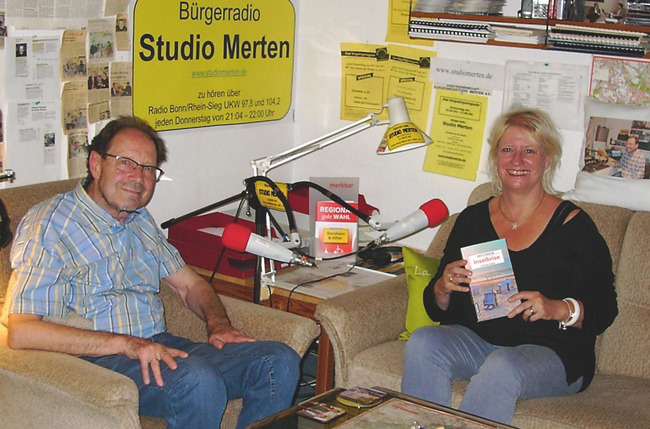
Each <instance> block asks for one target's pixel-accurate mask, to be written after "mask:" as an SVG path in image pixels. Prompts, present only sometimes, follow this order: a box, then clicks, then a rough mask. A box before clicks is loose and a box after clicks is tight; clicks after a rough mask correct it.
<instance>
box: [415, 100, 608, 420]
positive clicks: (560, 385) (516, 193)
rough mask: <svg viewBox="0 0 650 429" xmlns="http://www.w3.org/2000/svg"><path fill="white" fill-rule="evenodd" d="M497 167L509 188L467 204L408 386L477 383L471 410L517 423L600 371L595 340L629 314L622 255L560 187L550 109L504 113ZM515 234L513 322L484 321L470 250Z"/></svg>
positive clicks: (430, 302)
mask: <svg viewBox="0 0 650 429" xmlns="http://www.w3.org/2000/svg"><path fill="white" fill-rule="evenodd" d="M488 141H489V143H490V167H491V170H492V176H493V178H494V179H493V183H494V185H495V189H496V191H497V193H498V194H499V195H498V196H496V197H491V198H489V199H487V200H485V201H483V202H480V203H478V204H476V205H474V206H470V207H468V208H466V209H465V210H464V211H463V212H462V213H461V214H460V216H459V217H458V219H457V221H456V224H455V226H454V228H453V230H452V232H451V234H450V236H449V239H448V241H447V245H446V247H445V251H444V256H443V258H442V260H441V264H440V268H439V269H438V272H437V274H436V275H435V276H434V277H433V279H432V280H431V283H429V285H428V286H427V288H426V289H425V291H424V295H423V298H424V305H425V308H426V309H427V313H428V314H429V316H430V317H431V318H432V319H433V320H436V321H440V323H441V324H440V326H428V327H424V328H420V329H418V330H417V331H415V332H414V334H413V335H412V336H411V338H410V339H409V342H408V343H407V346H406V358H405V364H404V365H405V367H404V372H403V377H402V391H403V392H405V393H407V394H410V395H413V396H416V397H420V398H423V399H426V400H428V401H431V402H435V403H438V404H442V405H446V406H449V405H450V404H451V381H452V380H468V381H469V385H468V386H467V390H466V392H465V395H464V396H463V400H462V402H461V404H460V409H461V410H462V411H466V412H469V413H471V414H476V415H479V416H482V417H485V418H488V419H492V420H495V421H498V422H501V423H506V424H509V423H510V422H511V420H512V416H513V414H514V410H515V404H516V401H517V399H518V398H536V397H545V396H559V395H569V394H573V393H576V392H579V391H581V390H584V389H585V388H587V386H588V385H589V383H590V382H591V379H592V377H593V374H594V368H595V355H594V345H595V341H596V335H598V334H600V333H602V332H603V331H604V330H605V329H606V328H607V327H608V326H609V325H611V323H612V321H613V320H614V318H615V317H616V314H617V313H618V310H617V305H616V293H615V291H614V286H613V283H614V276H613V274H612V261H611V257H610V254H609V250H608V248H607V244H606V243H605V241H604V239H603V238H602V236H601V235H600V234H599V233H598V230H597V228H596V226H595V225H594V223H593V221H592V220H591V218H590V217H589V216H588V215H587V214H586V213H585V212H584V211H582V210H580V209H579V208H578V207H577V206H575V205H574V204H572V203H570V202H568V201H565V202H563V201H562V200H561V199H560V198H558V197H557V193H556V192H555V191H554V190H553V188H552V185H551V183H552V180H553V173H554V172H555V169H556V167H557V166H558V164H559V161H560V157H561V152H562V149H561V142H560V136H559V133H558V132H557V131H556V129H555V127H554V125H553V123H552V122H551V120H550V119H549V118H548V116H547V115H546V114H544V113H543V112H541V111H539V110H533V109H520V110H516V111H512V112H510V113H506V114H504V115H502V116H501V117H500V118H498V119H497V121H496V123H495V125H494V127H493V129H492V131H491V134H490V137H489V139H488ZM498 238H505V239H506V243H507V245H508V249H509V253H510V257H511V261H512V265H513V269H514V273H515V277H516V280H517V285H518V289H519V292H518V293H516V294H515V295H513V296H512V297H511V298H509V300H508V301H510V302H517V303H519V305H517V306H516V307H515V308H514V309H513V310H512V311H511V312H510V313H509V314H508V316H507V317H502V318H497V319H492V320H487V321H483V322H480V323H478V322H477V321H476V314H475V312H474V308H473V305H472V301H471V296H470V293H469V290H470V289H469V287H468V283H469V282H470V281H471V276H472V273H471V271H469V270H467V269H466V268H465V265H466V261H465V260H462V258H461V251H460V249H461V248H462V247H464V246H468V245H471V244H477V243H481V242H486V241H491V240H495V239H498Z"/></svg>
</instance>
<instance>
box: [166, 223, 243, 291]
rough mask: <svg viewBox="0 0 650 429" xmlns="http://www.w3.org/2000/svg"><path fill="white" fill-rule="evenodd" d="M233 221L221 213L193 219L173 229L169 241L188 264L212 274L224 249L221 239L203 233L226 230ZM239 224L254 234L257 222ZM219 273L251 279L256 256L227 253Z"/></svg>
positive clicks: (226, 251)
mask: <svg viewBox="0 0 650 429" xmlns="http://www.w3.org/2000/svg"><path fill="white" fill-rule="evenodd" d="M234 220H235V219H234V217H233V216H231V215H228V214H225V213H220V212H216V213H209V214H205V215H201V216H194V217H191V218H189V219H185V220H184V221H181V222H179V223H177V224H175V225H172V226H170V227H169V237H168V240H169V242H170V243H171V244H172V245H173V246H174V247H176V248H177V249H178V251H179V252H180V253H181V256H182V257H183V259H184V260H185V262H186V263H188V264H190V265H194V266H197V267H200V268H204V269H206V270H211V271H212V270H214V267H215V265H216V264H217V261H218V260H219V256H220V254H221V251H222V250H223V249H224V247H223V244H222V243H221V236H220V235H215V234H211V233H209V232H205V231H201V229H204V228H210V227H212V228H223V227H224V226H226V225H228V224H231V223H233V222H234ZM237 223H238V224H240V225H242V226H244V227H246V228H249V229H250V230H251V231H253V232H255V223H254V222H251V221H247V220H243V219H239V220H238V221H237ZM217 272H218V273H221V274H224V275H227V276H232V277H237V278H242V279H243V278H246V277H251V276H252V275H254V274H255V255H252V254H250V253H241V252H236V251H234V250H230V249H225V250H224V254H223V257H222V259H221V262H220V263H219V268H218V269H217Z"/></svg>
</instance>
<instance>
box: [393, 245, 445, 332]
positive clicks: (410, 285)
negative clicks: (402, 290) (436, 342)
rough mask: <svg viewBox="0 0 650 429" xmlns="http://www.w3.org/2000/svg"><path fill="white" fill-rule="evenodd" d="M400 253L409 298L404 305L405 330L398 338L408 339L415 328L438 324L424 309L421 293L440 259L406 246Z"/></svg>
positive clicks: (433, 273) (436, 268) (434, 272)
mask: <svg viewBox="0 0 650 429" xmlns="http://www.w3.org/2000/svg"><path fill="white" fill-rule="evenodd" d="M402 255H404V271H405V272H406V288H407V289H408V294H409V300H408V305H407V307H406V331H404V332H402V333H401V334H400V336H399V339H400V340H408V339H409V337H410V336H411V334H412V333H413V332H414V331H415V330H416V329H418V328H420V327H422V326H431V325H437V324H438V323H437V322H434V321H433V320H431V319H430V318H429V315H428V314H427V311H426V310H425V309H424V301H423V300H422V294H423V293H424V288H426V287H427V285H428V284H429V281H430V280H431V278H433V276H434V275H435V274H436V271H437V270H438V265H440V259H438V258H431V257H429V256H426V255H423V254H421V253H418V252H416V251H414V250H412V249H409V248H408V247H403V248H402Z"/></svg>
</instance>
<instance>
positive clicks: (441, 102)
mask: <svg viewBox="0 0 650 429" xmlns="http://www.w3.org/2000/svg"><path fill="white" fill-rule="evenodd" d="M487 104H488V99H487V97H484V96H482V95H472V94H462V93H459V92H454V91H444V90H438V91H436V104H435V107H434V113H433V120H432V124H431V133H430V134H429V136H430V137H431V138H432V139H433V144H431V145H429V147H428V148H427V154H426V157H425V160H424V171H429V172H432V173H438V174H444V175H447V176H453V177H458V178H460V179H465V180H472V181H474V180H476V172H477V169H478V163H479V160H480V159H481V147H482V145H483V130H484V129H485V116H486V113H487Z"/></svg>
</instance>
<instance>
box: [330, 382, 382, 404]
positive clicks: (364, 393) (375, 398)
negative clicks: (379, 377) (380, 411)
mask: <svg viewBox="0 0 650 429" xmlns="http://www.w3.org/2000/svg"><path fill="white" fill-rule="evenodd" d="M385 396H386V392H382V391H381V390H376V389H372V388H370V387H363V386H355V387H352V388H350V389H347V390H344V391H343V392H341V393H339V394H338V396H337V397H336V400H337V401H339V402H340V403H342V404H345V405H349V406H351V407H372V406H373V405H377V404H378V403H380V402H381V400H382V399H384V397H385Z"/></svg>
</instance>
